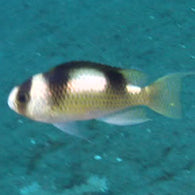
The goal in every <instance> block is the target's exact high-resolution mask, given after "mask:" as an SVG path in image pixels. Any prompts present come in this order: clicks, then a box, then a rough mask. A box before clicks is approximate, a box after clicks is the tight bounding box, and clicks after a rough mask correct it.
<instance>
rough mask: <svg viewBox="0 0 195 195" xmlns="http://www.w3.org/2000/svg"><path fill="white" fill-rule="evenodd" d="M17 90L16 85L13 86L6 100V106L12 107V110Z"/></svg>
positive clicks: (14, 105)
mask: <svg viewBox="0 0 195 195" xmlns="http://www.w3.org/2000/svg"><path fill="white" fill-rule="evenodd" d="M17 92H18V87H14V88H13V89H12V90H11V92H10V94H9V96H8V100H7V104H8V106H9V107H10V108H11V109H12V110H16V104H15V100H16V95H17Z"/></svg>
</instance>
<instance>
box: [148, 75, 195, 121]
mask: <svg viewBox="0 0 195 195" xmlns="http://www.w3.org/2000/svg"><path fill="white" fill-rule="evenodd" d="M188 75H195V72H188V73H175V74H169V75H166V76H164V77H162V78H160V79H158V80H157V81H155V82H154V83H152V84H151V85H150V86H148V87H146V91H148V92H149V103H148V106H149V107H150V108H151V109H152V110H154V111H156V112H158V113H160V114H162V115H165V116H167V117H171V118H181V116H182V113H181V103H180V91H181V79H182V78H183V77H185V76H188Z"/></svg>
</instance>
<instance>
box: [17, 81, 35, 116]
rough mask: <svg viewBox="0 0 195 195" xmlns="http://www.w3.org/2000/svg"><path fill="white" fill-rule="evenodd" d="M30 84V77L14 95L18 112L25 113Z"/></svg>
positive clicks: (28, 99)
mask: <svg viewBox="0 0 195 195" xmlns="http://www.w3.org/2000/svg"><path fill="white" fill-rule="evenodd" d="M31 85H32V79H29V80H27V81H26V82H24V83H23V84H22V85H21V86H20V87H19V90H18V93H17V96H16V104H17V108H18V110H19V112H20V113H25V110H26V107H27V104H28V102H29V101H30V90H31Z"/></svg>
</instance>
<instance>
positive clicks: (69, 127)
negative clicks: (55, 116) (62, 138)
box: [53, 122, 91, 142]
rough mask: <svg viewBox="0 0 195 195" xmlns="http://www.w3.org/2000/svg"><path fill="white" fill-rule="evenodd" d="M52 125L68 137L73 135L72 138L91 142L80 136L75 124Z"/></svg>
mask: <svg viewBox="0 0 195 195" xmlns="http://www.w3.org/2000/svg"><path fill="white" fill-rule="evenodd" d="M53 125H54V126H55V127H57V128H58V129H60V130H61V131H63V132H65V133H67V134H69V135H73V136H76V137H79V138H81V139H84V140H86V141H89V142H91V141H90V140H88V139H87V138H86V137H85V136H83V135H82V134H81V132H80V131H79V130H78V125H77V124H76V122H68V123H53Z"/></svg>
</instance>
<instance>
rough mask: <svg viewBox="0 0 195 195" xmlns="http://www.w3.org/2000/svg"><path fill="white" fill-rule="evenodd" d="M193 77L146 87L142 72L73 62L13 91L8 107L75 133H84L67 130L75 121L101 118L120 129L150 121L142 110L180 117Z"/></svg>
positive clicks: (168, 78)
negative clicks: (186, 84) (186, 83)
mask: <svg viewBox="0 0 195 195" xmlns="http://www.w3.org/2000/svg"><path fill="white" fill-rule="evenodd" d="M189 74H194V73H190V72H189V73H175V74H169V75H166V76H164V77H162V78H159V79H158V80H156V81H154V82H153V83H151V84H146V77H147V76H146V75H145V74H144V73H143V72H141V71H138V70H131V69H121V68H116V67H111V66H108V65H103V64H99V63H94V62H87V61H73V62H68V63H64V64H61V65H59V66H57V67H55V68H53V69H51V70H50V71H48V72H45V73H40V74H36V75H34V76H32V77H31V78H30V79H28V80H27V81H25V82H24V83H23V84H22V85H20V86H16V87H14V88H13V89H12V91H11V93H10V95H9V97H8V105H9V107H10V108H11V109H13V110H14V111H15V112H17V113H19V114H22V115H24V116H26V117H28V118H30V119H33V120H35V121H40V122H45V123H51V124H53V125H55V126H56V127H58V128H59V129H61V130H63V131H65V132H67V133H69V134H74V135H78V134H79V131H78V130H76V129H74V128H69V127H68V126H67V124H70V123H72V122H74V121H81V120H90V119H96V120H100V121H104V122H106V123H110V124H115V125H132V124H138V123H142V122H146V121H148V120H150V118H148V117H147V113H146V109H145V108H143V107H148V108H150V109H152V110H154V111H156V112H158V113H160V114H162V115H164V116H167V117H171V118H180V117H181V105H180V101H179V93H180V86H181V85H180V83H181V79H182V78H183V77H184V76H187V75H189Z"/></svg>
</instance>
